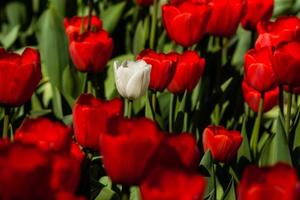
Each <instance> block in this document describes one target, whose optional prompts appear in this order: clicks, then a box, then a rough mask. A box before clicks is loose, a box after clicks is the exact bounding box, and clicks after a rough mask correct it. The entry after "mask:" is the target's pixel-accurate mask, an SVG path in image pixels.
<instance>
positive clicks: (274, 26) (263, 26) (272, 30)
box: [255, 16, 300, 49]
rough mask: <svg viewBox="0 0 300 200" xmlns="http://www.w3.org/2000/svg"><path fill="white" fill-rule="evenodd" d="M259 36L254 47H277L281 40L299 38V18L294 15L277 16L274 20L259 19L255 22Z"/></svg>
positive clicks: (286, 40)
mask: <svg viewBox="0 0 300 200" xmlns="http://www.w3.org/2000/svg"><path fill="white" fill-rule="evenodd" d="M257 31H258V33H259V36H258V38H257V40H256V43H255V48H257V49H258V48H261V47H264V46H273V47H277V46H278V45H279V44H280V43H282V42H291V41H294V40H296V41H299V40H300V19H299V18H297V17H295V16H288V17H286V16H285V17H279V18H277V20H276V21H275V22H271V21H261V22H259V23H258V24H257Z"/></svg>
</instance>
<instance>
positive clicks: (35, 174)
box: [0, 142, 53, 200]
mask: <svg viewBox="0 0 300 200" xmlns="http://www.w3.org/2000/svg"><path fill="white" fill-rule="evenodd" d="M0 169H1V170H0V199H3V200H14V199H22V200H32V199H45V200H52V199H53V193H52V191H51V190H50V189H49V188H50V184H49V183H50V178H51V165H50V161H49V159H48V158H47V155H46V153H45V152H43V151H41V150H40V149H39V148H37V147H36V146H34V145H29V144H22V143H20V142H14V143H12V144H9V145H6V146H4V147H3V146H2V148H0Z"/></svg>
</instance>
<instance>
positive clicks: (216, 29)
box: [206, 0, 247, 37]
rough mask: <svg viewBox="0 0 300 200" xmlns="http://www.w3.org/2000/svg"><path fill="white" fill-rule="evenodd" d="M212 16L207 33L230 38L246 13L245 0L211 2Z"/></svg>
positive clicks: (215, 0)
mask: <svg viewBox="0 0 300 200" xmlns="http://www.w3.org/2000/svg"><path fill="white" fill-rule="evenodd" d="M208 5H210V6H211V7H212V14H211V16H210V18H209V21H208V25H207V29H206V31H207V33H209V34H211V35H213V36H219V37H230V36H232V35H234V34H235V32H236V30H237V27H238V25H239V23H240V21H241V19H242V17H243V16H244V15H245V13H246V8H247V2H246V0H211V1H210V2H209V4H208Z"/></svg>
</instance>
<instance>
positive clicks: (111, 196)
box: [95, 187, 119, 200]
mask: <svg viewBox="0 0 300 200" xmlns="http://www.w3.org/2000/svg"><path fill="white" fill-rule="evenodd" d="M116 199H119V198H118V195H117V194H116V193H115V192H114V191H113V190H111V189H109V188H108V187H103V188H102V190H101V191H100V193H99V194H98V196H97V197H96V198H95V200H116Z"/></svg>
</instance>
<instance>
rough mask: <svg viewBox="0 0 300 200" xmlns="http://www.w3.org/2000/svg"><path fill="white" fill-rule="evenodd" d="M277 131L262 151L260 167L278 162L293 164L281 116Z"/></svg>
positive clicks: (277, 123)
mask: <svg viewBox="0 0 300 200" xmlns="http://www.w3.org/2000/svg"><path fill="white" fill-rule="evenodd" d="M276 130H277V132H276V133H275V135H273V136H272V137H271V138H270V140H269V141H267V142H266V144H265V146H264V148H263V150H262V154H261V158H260V165H274V164H276V163H277V162H285V163H288V164H291V155H290V150H289V146H288V142H287V138H286V134H285V131H284V126H283V123H282V120H281V118H280V116H279V117H278V118H277V120H276Z"/></svg>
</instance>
